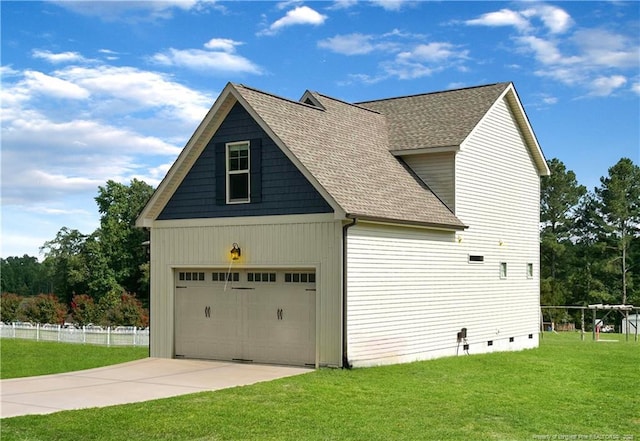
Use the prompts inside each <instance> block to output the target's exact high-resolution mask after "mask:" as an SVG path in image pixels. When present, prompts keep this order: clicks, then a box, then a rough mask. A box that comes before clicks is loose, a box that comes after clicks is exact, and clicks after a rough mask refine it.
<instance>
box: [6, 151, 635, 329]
mask: <svg viewBox="0 0 640 441" xmlns="http://www.w3.org/2000/svg"><path fill="white" fill-rule="evenodd" d="M548 164H549V168H550V170H551V175H550V176H547V177H543V178H542V181H541V202H540V204H541V210H540V220H541V223H540V257H541V288H540V295H541V303H542V305H575V306H585V305H589V304H594V303H608V304H621V303H622V304H635V305H636V306H638V305H640V168H639V167H638V166H637V165H635V164H634V163H633V161H632V160H630V159H628V158H622V159H620V161H618V162H617V163H616V164H615V165H614V166H612V167H611V168H609V170H608V175H607V176H603V177H601V178H600V185H599V186H598V187H596V188H594V189H593V190H592V191H587V188H586V187H585V186H584V185H580V184H579V183H578V181H577V179H576V175H575V173H574V172H573V171H571V170H567V168H566V166H565V165H564V164H563V163H562V161H560V160H559V159H556V158H554V159H551V160H549V161H548ZM152 193H153V188H152V187H151V186H149V185H148V184H146V183H144V182H143V181H139V180H136V179H134V180H133V181H131V183H130V184H129V185H124V184H120V183H116V182H114V181H108V182H107V183H106V185H105V186H104V187H99V188H98V196H97V197H96V198H95V200H96V203H97V205H98V211H99V213H100V216H101V217H100V227H99V228H98V229H97V230H96V231H94V232H93V233H91V234H88V235H86V234H83V233H81V232H79V231H78V230H74V229H69V228H67V227H63V228H62V229H60V231H59V232H58V233H57V235H56V237H55V238H53V239H52V240H50V241H47V242H45V244H44V245H43V246H42V249H41V251H42V252H43V254H44V260H43V261H42V262H39V261H38V259H37V258H36V257H31V256H27V255H25V256H23V257H9V258H7V259H1V260H0V265H1V266H0V275H1V290H2V292H3V293H12V294H15V295H18V296H21V297H25V298H27V297H33V296H38V295H41V294H42V293H45V294H47V295H48V294H51V293H55V295H56V296H57V298H58V299H59V300H60V302H61V303H62V304H63V305H66V308H67V310H68V311H71V312H72V313H74V314H75V315H74V317H76V320H78V321H80V322H86V320H89V321H93V322H96V321H99V320H103V321H109V320H115V319H116V318H117V317H120V316H122V315H123V314H122V313H121V312H117V311H116V310H117V309H118V308H117V307H116V306H117V304H118V302H120V303H127V302H128V303H127V304H130V303H131V301H130V299H129V297H127V296H131V297H132V298H134V299H136V300H137V301H139V302H141V304H142V305H143V306H148V302H149V262H148V255H147V252H148V248H146V247H144V246H143V243H145V242H147V243H148V240H149V233H148V231H146V230H143V229H139V228H136V227H135V220H136V217H137V215H138V213H140V211H141V210H142V208H143V207H144V205H145V204H146V202H147V201H148V200H149V198H150V197H151V195H152ZM4 297H5V295H4V294H3V299H4ZM118 299H120V300H118ZM41 300H42V299H41ZM43 302H44V301H43ZM41 303H42V302H41ZM44 303H46V302H44ZM78 305H81V306H78ZM28 308H32V307H31V306H28V305H26V304H25V305H23V309H28ZM2 309H3V310H4V309H5V308H4V307H3V308H2ZM32 309H33V308H32ZM125 309H126V308H125ZM81 311H83V314H84V315H83V316H82V317H83V318H77V317H79V316H80V312H81ZM108 311H111V312H108ZM114 311H116V312H114ZM4 315H5V314H4V313H3V317H4ZM3 321H4V318H3Z"/></svg>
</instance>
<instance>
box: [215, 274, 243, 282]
mask: <svg viewBox="0 0 640 441" xmlns="http://www.w3.org/2000/svg"><path fill="white" fill-rule="evenodd" d="M212 280H213V281H214V282H239V281H240V273H213V274H212Z"/></svg>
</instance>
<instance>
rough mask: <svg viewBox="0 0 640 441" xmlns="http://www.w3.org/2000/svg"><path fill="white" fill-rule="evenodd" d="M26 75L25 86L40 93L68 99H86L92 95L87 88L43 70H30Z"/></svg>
mask: <svg viewBox="0 0 640 441" xmlns="http://www.w3.org/2000/svg"><path fill="white" fill-rule="evenodd" d="M24 77H25V79H24V82H23V85H24V87H26V88H28V89H30V90H31V91H32V92H35V93H38V94H43V95H48V96H51V97H55V98H67V99H86V98H88V97H89V95H90V93H89V91H88V90H87V89H85V88H83V87H81V86H78V85H77V84H74V83H72V82H70V81H66V80H63V79H61V78H57V77H53V76H50V75H46V74H43V73H42V72H37V71H31V70H28V71H26V72H25V73H24Z"/></svg>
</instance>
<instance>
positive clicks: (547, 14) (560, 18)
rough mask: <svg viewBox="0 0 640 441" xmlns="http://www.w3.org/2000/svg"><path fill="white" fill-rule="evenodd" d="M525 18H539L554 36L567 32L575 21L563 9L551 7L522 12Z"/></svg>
mask: <svg viewBox="0 0 640 441" xmlns="http://www.w3.org/2000/svg"><path fill="white" fill-rule="evenodd" d="M522 15H524V16H525V17H538V18H540V20H541V21H542V23H543V24H544V25H545V26H546V27H547V29H549V31H550V32H552V33H554V34H558V33H562V32H566V31H567V30H568V29H569V28H570V27H571V26H572V25H573V19H572V18H571V16H570V15H569V14H568V13H567V12H566V11H565V10H564V9H561V8H558V7H556V6H551V5H538V6H536V7H533V8H529V9H526V10H524V11H522Z"/></svg>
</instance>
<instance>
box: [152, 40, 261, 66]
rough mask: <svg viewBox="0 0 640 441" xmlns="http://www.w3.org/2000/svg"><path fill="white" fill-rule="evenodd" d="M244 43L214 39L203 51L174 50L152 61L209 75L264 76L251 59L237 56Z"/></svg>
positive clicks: (159, 54) (158, 54) (169, 50)
mask: <svg viewBox="0 0 640 441" xmlns="http://www.w3.org/2000/svg"><path fill="white" fill-rule="evenodd" d="M242 44H244V43H242V42H240V41H234V40H231V39H227V38H212V39H211V40H209V41H208V42H207V43H205V45H204V47H205V48H206V49H208V50H202V49H174V48H170V49H168V50H166V51H164V52H160V53H157V54H155V55H153V56H152V57H151V61H153V62H155V63H157V64H161V65H164V66H178V67H184V68H187V69H193V70H201V71H202V70H206V71H207V72H208V73H211V72H218V73H224V74H226V73H248V74H254V75H260V74H262V69H261V68H260V67H259V66H258V65H256V64H255V63H253V62H252V61H250V60H249V59H247V58H245V57H243V56H240V55H237V54H236V53H235V51H236V47H237V46H241V45H242Z"/></svg>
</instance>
